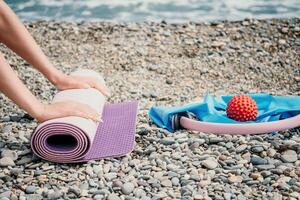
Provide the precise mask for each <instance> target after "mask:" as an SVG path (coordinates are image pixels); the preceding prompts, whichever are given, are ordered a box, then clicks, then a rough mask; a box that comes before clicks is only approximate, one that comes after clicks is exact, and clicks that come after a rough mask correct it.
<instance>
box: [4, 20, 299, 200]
mask: <svg viewBox="0 0 300 200" xmlns="http://www.w3.org/2000/svg"><path fill="white" fill-rule="evenodd" d="M25 24H26V27H27V28H28V30H29V32H30V33H31V34H32V35H33V36H34V38H35V40H36V41H37V43H38V44H39V45H40V46H41V48H42V49H43V51H44V52H45V54H46V55H47V56H49V58H50V59H51V61H52V62H53V63H54V65H55V66H56V67H57V68H59V69H60V70H62V71H63V72H65V73H70V72H72V71H74V70H76V69H78V68H87V69H92V70H95V71H97V72H99V73H101V74H102V75H103V76H104V77H105V80H106V83H107V85H108V87H109V88H110V90H111V94H112V96H111V97H110V98H109V100H108V101H110V102H122V101H127V100H138V101H139V114H138V121H137V127H136V144H135V148H134V150H133V151H132V152H131V153H130V154H128V155H127V156H123V157H120V158H110V159H103V160H99V161H89V162H87V163H81V164H57V163H51V162H47V161H44V160H41V159H40V158H38V157H36V156H35V155H33V154H32V152H31V149H30V143H29V142H30V136H31V134H32V133H33V131H34V129H35V127H36V126H37V122H36V121H35V120H34V119H32V118H31V117H30V116H29V115H28V114H25V113H24V112H23V111H22V110H20V109H19V108H18V107H17V106H16V105H14V104H13V103H12V102H11V101H10V100H9V99H8V98H6V97H5V96H4V95H2V94H0V153H1V156H0V200H8V199H12V200H18V199H20V200H26V199H28V200H40V199H50V200H55V199H94V200H100V199H108V200H118V199H121V200H125V199H126V200H131V199H141V200H159V199H163V200H169V199H182V200H190V199H191V200H193V199H195V200H201V199H205V200H210V199H213V200H215V199H217V200H221V199H225V200H231V199H238V200H246V199H274V200H281V199H289V200H297V199H300V129H299V128H295V129H291V130H287V131H281V132H274V133H270V134H263V135H251V136H250V135H249V136H237V135H234V136H233V135H223V136H218V135H214V134H207V133H199V132H193V131H186V130H180V131H177V132H176V133H169V132H167V131H166V130H163V129H160V128H158V127H157V126H155V125H154V124H153V123H152V122H151V120H150V119H149V117H148V110H149V108H150V107H151V106H154V105H156V106H157V105H165V106H178V105H184V104H186V103H190V102H193V101H199V100H200V99H201V98H203V97H204V96H205V94H206V93H210V94H212V95H216V96H218V95H228V94H246V93H254V92H266V93H270V94H273V95H300V19H299V18H293V19H269V20H256V19H245V20H243V21H224V22H211V23H194V22H190V23H183V24H170V23H167V22H164V21H162V22H161V23H151V22H145V23H112V22H82V23H71V22H54V21H48V22H45V21H38V22H30V23H25ZM0 51H1V52H3V53H4V54H5V57H6V59H7V60H8V61H9V64H10V65H11V66H12V67H13V68H14V69H15V71H16V73H17V74H18V75H19V77H20V78H21V79H22V81H23V82H24V83H25V84H26V86H27V87H28V88H29V89H30V90H31V91H32V92H33V93H34V94H35V95H36V96H37V97H38V98H39V99H41V101H43V102H49V101H51V99H52V97H53V95H54V94H55V93H56V92H57V91H56V89H55V88H54V87H53V86H52V85H51V84H50V83H49V81H47V80H46V79H45V78H44V77H42V75H41V74H39V72H37V71H36V70H35V69H33V68H32V67H31V66H30V65H29V64H27V63H26V62H25V61H24V60H22V59H21V58H20V57H18V56H16V55H15V54H14V53H12V52H11V51H10V50H8V48H6V47H4V46H3V45H2V46H0Z"/></svg>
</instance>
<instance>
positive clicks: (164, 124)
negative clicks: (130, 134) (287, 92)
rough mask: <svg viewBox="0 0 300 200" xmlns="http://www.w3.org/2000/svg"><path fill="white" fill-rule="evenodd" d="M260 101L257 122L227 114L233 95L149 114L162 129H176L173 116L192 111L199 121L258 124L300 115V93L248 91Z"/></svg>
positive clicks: (158, 109)
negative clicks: (276, 93) (173, 126)
mask: <svg viewBox="0 0 300 200" xmlns="http://www.w3.org/2000/svg"><path fill="white" fill-rule="evenodd" d="M248 96H251V97H252V98H253V99H254V100H255V101H256V104H257V107H258V115H257V118H256V120H255V121H248V122H238V121H235V120H232V119H230V118H228V117H227V115H226V107H227V103H228V102H229V100H230V99H231V98H232V97H233V96H221V97H213V96H211V95H209V94H208V95H206V96H205V98H204V101H203V102H198V103H191V104H187V105H185V106H180V107H152V108H151V109H150V111H149V116H150V118H151V119H152V121H153V122H154V123H155V124H157V126H159V127H161V128H166V129H168V130H169V131H170V132H174V129H173V128H172V122H171V119H172V117H173V116H174V115H175V114H178V113H185V112H191V113H193V114H194V115H195V116H196V117H197V119H198V120H201V121H206V122H217V123H233V124H237V123H256V122H270V121H276V120H281V119H286V118H289V117H293V116H296V115H298V114H300V96H272V95H269V94H249V95H248Z"/></svg>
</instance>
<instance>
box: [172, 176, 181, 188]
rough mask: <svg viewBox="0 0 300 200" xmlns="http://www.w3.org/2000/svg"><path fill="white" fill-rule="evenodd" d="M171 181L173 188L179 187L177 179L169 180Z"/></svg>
mask: <svg viewBox="0 0 300 200" xmlns="http://www.w3.org/2000/svg"><path fill="white" fill-rule="evenodd" d="M171 181H172V185H174V186H178V185H179V179H178V178H177V177H173V178H172V179H171Z"/></svg>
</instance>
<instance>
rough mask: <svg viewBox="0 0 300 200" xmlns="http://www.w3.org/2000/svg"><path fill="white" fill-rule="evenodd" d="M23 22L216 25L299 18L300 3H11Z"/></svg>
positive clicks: (157, 0) (48, 0) (228, 0)
mask: <svg viewBox="0 0 300 200" xmlns="http://www.w3.org/2000/svg"><path fill="white" fill-rule="evenodd" d="M6 2H7V3H8V4H9V5H10V6H11V7H12V8H13V10H14V11H15V12H16V13H17V14H18V16H19V17H21V18H22V20H26V21H32V20H57V21H61V20H63V21H113V22H128V21H134V22H140V21H161V20H166V21H168V22H187V21H216V20H240V19H244V18H247V17H249V18H254V17H255V18H281V17H285V18H290V17H299V16H300V0H185V1H184V0H81V1H79V0H8V1H6Z"/></svg>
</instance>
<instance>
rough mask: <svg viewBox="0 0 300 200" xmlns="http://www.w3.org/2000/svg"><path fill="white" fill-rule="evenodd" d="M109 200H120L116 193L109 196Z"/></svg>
mask: <svg viewBox="0 0 300 200" xmlns="http://www.w3.org/2000/svg"><path fill="white" fill-rule="evenodd" d="M107 200H120V198H119V197H118V195H117V194H116V193H111V194H109V195H108V197H107Z"/></svg>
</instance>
